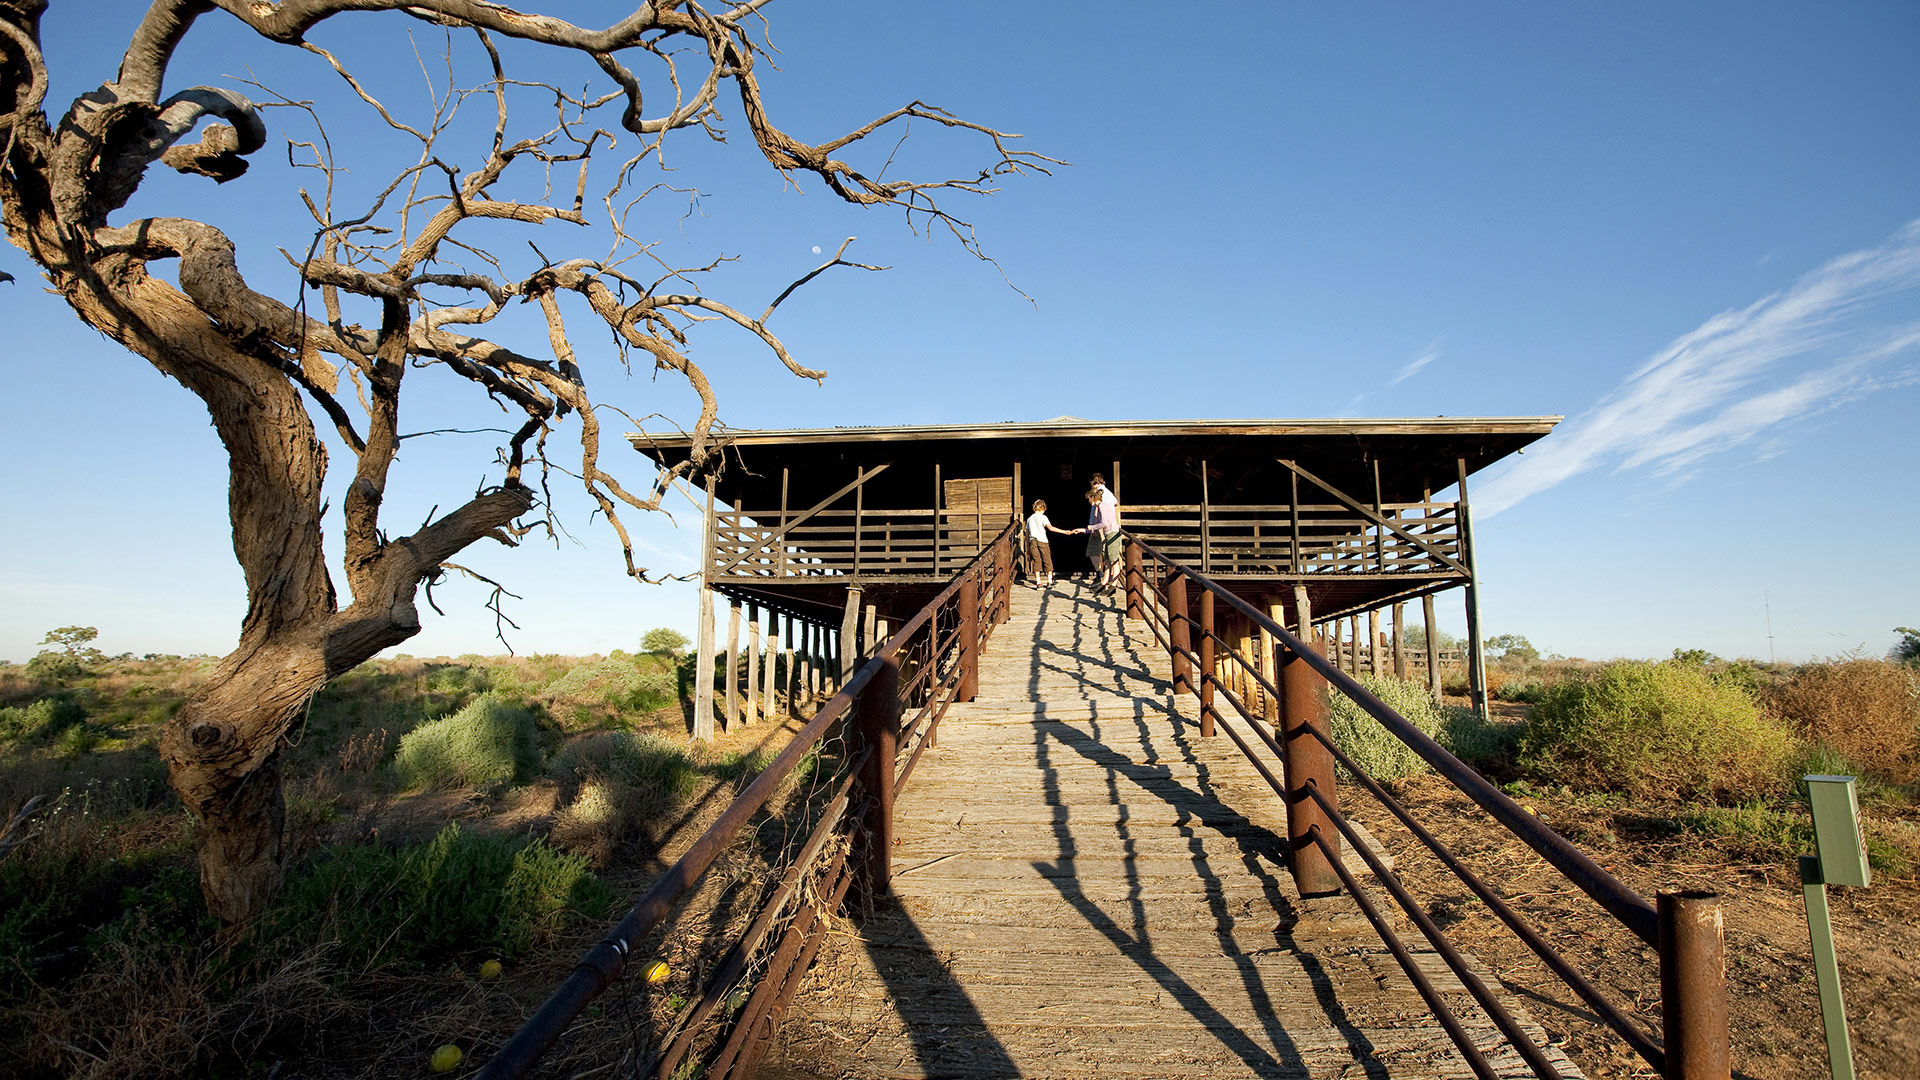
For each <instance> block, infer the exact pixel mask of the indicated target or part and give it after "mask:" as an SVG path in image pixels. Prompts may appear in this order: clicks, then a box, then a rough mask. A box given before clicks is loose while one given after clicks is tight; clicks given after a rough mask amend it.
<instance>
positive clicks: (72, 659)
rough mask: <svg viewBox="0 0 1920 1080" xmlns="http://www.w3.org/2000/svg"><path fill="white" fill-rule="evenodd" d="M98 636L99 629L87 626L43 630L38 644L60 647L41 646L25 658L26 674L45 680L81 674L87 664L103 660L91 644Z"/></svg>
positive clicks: (85, 669)
mask: <svg viewBox="0 0 1920 1080" xmlns="http://www.w3.org/2000/svg"><path fill="white" fill-rule="evenodd" d="M99 636H100V631H98V630H96V629H94V628H93V627H91V626H62V627H57V628H55V629H53V630H49V631H47V636H46V637H43V638H41V639H40V644H42V645H58V646H59V647H60V650H59V651H58V652H55V651H54V650H52V649H42V650H41V651H40V652H38V653H36V654H35V655H34V657H33V659H31V660H29V661H27V674H28V675H30V676H32V677H33V678H36V679H46V680H49V681H56V680H61V679H73V678H78V677H79V676H81V675H85V674H86V673H87V667H88V666H89V665H91V664H98V663H101V662H102V661H104V660H106V657H104V656H102V655H100V650H99V649H96V648H94V647H93V646H92V644H91V642H92V641H93V640H94V639H95V638H97V637H99Z"/></svg>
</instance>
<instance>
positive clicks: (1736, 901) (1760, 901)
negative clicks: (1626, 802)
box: [1350, 776, 1920, 1080]
mask: <svg viewBox="0 0 1920 1080" xmlns="http://www.w3.org/2000/svg"><path fill="white" fill-rule="evenodd" d="M1401 789H1402V795H1403V796H1404V800H1403V801H1405V802H1406V803H1407V805H1408V807H1409V808H1410V809H1411V810H1412V811H1413V813H1414V814H1415V816H1416V818H1417V819H1418V820H1420V821H1421V822H1422V823H1423V824H1426V825H1428V827H1429V828H1433V829H1434V830H1435V831H1436V832H1438V833H1440V834H1441V835H1442V836H1443V837H1444V839H1445V840H1446V841H1447V843H1448V844H1449V845H1450V846H1451V847H1452V849H1453V851H1454V852H1455V853H1456V854H1458V855H1460V856H1461V857H1462V859H1463V861H1465V862H1466V863H1467V864H1468V865H1469V866H1471V867H1472V868H1473V869H1474V870H1475V872H1476V873H1479V874H1481V875H1482V877H1483V878H1484V879H1485V880H1488V881H1490V882H1492V883H1494V884H1495V887H1496V888H1497V889H1498V890H1499V891H1500V893H1501V894H1502V895H1503V896H1505V897H1506V899H1507V900H1508V901H1509V902H1510V903H1511V904H1512V905H1513V906H1514V907H1515V908H1516V909H1517V910H1519V911H1520V912H1521V913H1522V914H1523V915H1525V916H1526V917H1527V919H1528V920H1529V921H1531V922H1532V923H1533V925H1534V926H1535V927H1536V928H1537V929H1538V930H1539V931H1540V932H1541V934H1542V936H1544V937H1545V938H1546V939H1547V940H1548V941H1549V942H1550V943H1552V944H1553V946H1554V947H1555V948H1556V949H1558V950H1559V951H1561V952H1562V953H1563V954H1564V955H1566V956H1569V957H1572V958H1576V960H1577V963H1578V967H1579V969H1580V970H1581V971H1582V972H1583V973H1584V974H1586V975H1587V977H1588V978H1590V979H1591V980H1592V981H1593V982H1594V983H1595V985H1597V986H1599V987H1600V988H1601V989H1602V990H1603V991H1605V992H1607V993H1608V994H1609V995H1610V996H1611V998H1612V999H1613V1000H1614V1001H1615V1002H1616V1003H1617V1004H1619V1005H1621V1006H1623V1007H1626V1008H1628V1009H1630V1010H1631V1012H1632V1013H1634V1014H1638V1015H1640V1016H1642V1017H1644V1018H1646V1020H1647V1022H1648V1023H1647V1028H1648V1030H1650V1031H1652V1032H1654V1033H1655V1034H1656V1035H1657V1034H1658V1030H1659V1028H1658V1017H1659V1012H1658V1009H1659V968H1658V961H1657V959H1656V957H1655V955H1654V952H1653V950H1652V949H1650V948H1648V947H1647V946H1645V945H1643V944H1641V942H1640V941H1639V940H1638V939H1637V938H1634V937H1633V936H1632V935H1630V934H1628V933H1627V932H1626V931H1625V930H1624V929H1621V928H1620V927H1619V926H1618V924H1616V923H1614V922H1613V921H1612V920H1611V919H1610V918H1608V917H1607V916H1606V915H1605V914H1604V913H1602V912H1601V911H1600V909H1599V907H1598V906H1597V905H1595V904H1594V903H1593V902H1592V901H1591V900H1589V899H1588V898H1587V897H1586V896H1585V895H1584V894H1582V893H1580V892H1579V891H1578V890H1576V889H1574V887H1573V886H1572V885H1570V884H1568V883H1567V882H1566V880H1565V879H1564V878H1561V877H1560V876H1559V875H1558V874H1557V873H1556V872H1554V871H1553V870H1552V869H1551V868H1549V867H1548V866H1547V865H1546V864H1545V863H1544V862H1542V861H1541V860H1540V859H1539V858H1538V857H1537V856H1535V855H1534V854H1533V853H1532V852H1531V851H1528V850H1527V849H1526V848H1525V847H1523V846H1522V845H1521V844H1520V843H1519V841H1517V840H1515V839H1514V838H1513V837H1512V836H1511V835H1509V834H1508V833H1506V832H1505V831H1504V830H1502V829H1500V828H1499V827H1498V826H1496V825H1495V824H1494V823H1493V822H1492V820H1491V819H1490V818H1488V817H1487V816H1486V815H1485V814H1484V813H1482V812H1481V811H1480V810H1479V808H1477V807H1475V806H1474V805H1473V804H1472V803H1471V802H1470V801H1469V800H1468V799H1467V798H1466V797H1465V796H1463V795H1461V794H1459V793H1458V792H1457V791H1455V790H1454V789H1453V788H1452V787H1451V786H1450V785H1448V784H1447V783H1446V782H1445V781H1443V780H1441V779H1439V778H1438V777H1433V776H1424V777H1417V778H1414V779H1411V780H1408V781H1405V782H1403V784H1402V785H1401ZM1523 803H1524V804H1526V805H1530V806H1532V807H1533V808H1534V809H1535V810H1536V811H1537V812H1538V813H1539V814H1540V816H1541V818H1542V819H1544V820H1545V821H1546V822H1547V823H1548V824H1549V825H1551V826H1552V827H1553V828H1554V829H1556V830H1557V831H1559V832H1560V833H1561V834H1562V835H1564V836H1566V837H1568V838H1569V839H1571V840H1573V841H1574V842H1575V843H1576V844H1577V845H1579V846H1580V847H1581V848H1582V849H1583V850H1584V851H1586V852H1587V853H1588V854H1589V855H1590V856H1592V857H1593V858H1594V859H1595V861H1597V862H1599V863H1600V864H1601V865H1602V866H1603V867H1605V868H1606V869H1607V870H1609V871H1610V872H1612V873H1613V874H1614V875H1615V876H1617V877H1619V878H1620V879H1621V880H1622V881H1623V882H1625V883H1626V884H1627V885H1628V886H1629V887H1631V888H1633V889H1634V890H1635V891H1637V892H1639V893H1640V894H1641V895H1642V896H1646V897H1648V898H1649V899H1651V898H1653V897H1654V896H1655V895H1656V894H1657V893H1658V892H1660V891H1662V890H1665V889H1677V888H1679V889H1706V890H1712V891H1715V892H1718V893H1719V894H1720V895H1721V897H1722V898H1723V904H1724V912H1725V916H1726V927H1727V996H1728V1001H1729V1008H1730V1010H1731V1028H1732V1033H1733V1070H1734V1076H1735V1077H1737V1078H1740V1077H1744V1078H1750V1080H1813V1078H1815V1077H1825V1076H1826V1075H1827V1054H1826V1043H1825V1041H1824V1037H1823V1034H1822V1028H1821V1022H1820V1003H1819V996H1818V993H1817V991H1816V989H1815V985H1814V977H1813V967H1812V964H1813V961H1812V956H1811V952H1810V947H1809V944H1808V937H1807V923H1806V911H1805V907H1804V901H1803V898H1802V895H1801V887H1800V878H1799V874H1798V872H1797V871H1796V869H1795V868H1794V866H1793V865H1792V863H1791V862H1790V861H1783V862H1769V863H1757V862H1746V861H1741V859H1740V858H1739V853H1738V852H1737V851H1733V852H1731V853H1730V852H1728V851H1725V850H1722V849H1720V848H1719V847H1717V846H1716V844H1715V842H1714V841H1711V840H1707V839H1703V838H1701V837H1697V836H1691V835H1686V834H1679V835H1676V834H1673V833H1671V832H1670V831H1668V830H1665V829H1661V828H1658V827H1657V823H1659V822H1661V821H1662V820H1664V819H1665V818H1666V816H1667V812H1669V811H1673V810H1677V808H1672V807H1662V806H1646V805H1637V806H1632V807H1622V806H1619V805H1614V806H1594V805H1590V804H1583V803H1581V802H1580V801H1579V800H1577V799H1574V798H1571V797H1568V798H1564V799H1555V798H1553V797H1551V796H1547V797H1529V798H1527V799H1525V800H1523ZM1350 809H1351V812H1352V814H1353V816H1354V817H1355V818H1357V819H1359V820H1361V821H1363V822H1364V823H1365V824H1366V826H1367V827H1368V828H1369V829H1371V830H1372V831H1373V832H1374V834H1375V835H1376V836H1378V837H1379V838H1380V839H1381V840H1382V841H1383V843H1384V844H1385V845H1386V846H1387V847H1388V848H1389V849H1391V850H1392V851H1393V852H1394V854H1395V856H1396V857H1397V859H1398V862H1399V866H1398V870H1399V873H1400V875H1401V877H1402V878H1403V879H1404V880H1405V881H1406V882H1407V884H1408V886H1409V887H1410V888H1411V889H1412V890H1413V891H1414V893H1415V894H1416V895H1418V896H1421V897H1423V898H1425V899H1427V900H1428V902H1429V904H1428V910H1429V914H1431V915H1433V916H1434V917H1435V921H1437V922H1440V923H1441V924H1442V925H1443V926H1447V927H1448V930H1449V932H1450V933H1451V934H1452V935H1454V938H1455V940H1456V941H1457V942H1459V943H1460V944H1461V945H1463V946H1465V947H1466V948H1468V949H1469V950H1471V951H1472V952H1473V953H1475V954H1476V955H1478V956H1479V957H1480V958H1481V959H1482V960H1484V961H1486V963H1487V964H1488V966H1489V967H1490V968H1492V969H1493V970H1494V971H1495V972H1497V973H1498V975H1499V977H1500V979H1501V981H1502V982H1503V983H1505V984H1506V985H1507V987H1508V988H1509V989H1510V990H1511V991H1512V992H1514V993H1516V994H1519V995H1520V996H1522V997H1523V998H1525V999H1526V1000H1527V1002H1528V1008H1529V1010H1530V1011H1531V1012H1532V1013H1533V1015H1534V1017H1535V1019H1537V1020H1539V1021H1540V1023H1541V1024H1542V1025H1543V1026H1545V1027H1546V1028H1547V1029H1548V1030H1549V1031H1550V1032H1552V1033H1553V1035H1554V1037H1555V1038H1556V1039H1564V1040H1565V1042H1566V1048H1567V1053H1568V1055H1569V1056H1570V1057H1571V1058H1572V1059H1573V1060H1574V1061H1575V1062H1577V1063H1578V1064H1579V1065H1580V1067H1581V1068H1582V1069H1583V1070H1585V1071H1586V1073H1587V1074H1588V1075H1589V1076H1593V1077H1639V1076H1651V1075H1653V1073H1652V1071H1651V1070H1650V1069H1647V1068H1646V1067H1645V1066H1644V1064H1642V1063H1641V1062H1640V1060H1639V1058H1638V1057H1637V1056H1636V1055H1634V1054H1633V1052H1632V1051H1631V1050H1629V1049H1627V1047H1626V1045H1625V1044H1624V1043H1623V1042H1622V1041H1621V1040H1620V1039H1619V1038H1618V1037H1617V1036H1616V1035H1614V1034H1613V1033H1612V1032H1611V1031H1609V1030H1607V1029H1606V1028H1604V1027H1603V1026H1602V1025H1601V1024H1600V1023H1599V1021H1598V1019H1597V1018H1596V1017H1595V1016H1594V1015H1593V1014H1592V1013H1591V1012H1590V1011H1589V1010H1588V1009H1587V1008H1586V1006H1585V1005H1584V1004H1583V1003H1582V1002H1581V1001H1580V1000H1579V999H1578V998H1577V997H1575V996H1574V995H1573V992H1572V991H1570V990H1568V989H1567V988H1566V987H1565V986H1564V985H1563V984H1562V983H1560V981H1559V980H1558V979H1557V978H1556V977H1555V976H1554V975H1553V974H1552V972H1550V971H1548V970H1547V969H1546V967H1545V965H1544V964H1542V963H1541V962H1540V961H1539V960H1538V959H1537V958H1536V957H1535V956H1534V955H1533V954H1532V952H1531V951H1529V950H1528V949H1527V948H1526V947H1525V946H1524V945H1523V944H1521V943H1520V941H1519V939H1517V938H1515V937H1514V936H1513V935H1512V934H1511V933H1510V932H1508V931H1507V929H1506V928H1505V926H1504V925H1502V924H1501V923H1500V922H1499V920H1497V919H1496V918H1495V917H1494V916H1493V914H1492V913H1491V912H1490V911H1488V910H1486V908H1485V907H1484V905H1482V904H1480V903H1479V901H1478V900H1476V899H1475V898H1474V897H1473V896H1472V895H1471V894H1470V893H1469V892H1468V891H1467V890H1466V888H1465V887H1464V886H1462V885H1461V884H1460V883H1459V881H1458V879H1457V878H1454V877H1453V876H1452V875H1451V874H1450V873H1449V872H1448V871H1447V870H1446V869H1445V868H1444V867H1442V866H1441V865H1440V863H1439V861H1438V860H1437V859H1435V858H1433V857H1432V856H1431V854H1429V853H1428V852H1426V850H1425V849H1424V848H1423V847H1421V846H1420V845H1419V842H1418V841H1417V840H1415V839H1414V838H1413V836H1412V835H1411V834H1410V833H1408V832H1407V831H1406V830H1405V829H1403V828H1401V827H1400V825H1399V823H1398V822H1397V821H1395V820H1394V819H1392V818H1391V817H1390V816H1389V815H1388V814H1387V813H1386V811H1385V810H1383V809H1381V808H1380V807H1379V806H1378V804H1375V803H1372V802H1371V800H1369V799H1367V798H1366V797H1365V796H1364V795H1358V796H1357V797H1356V798H1355V799H1354V800H1353V802H1352V803H1351V805H1350ZM1441 823H1444V828H1436V826H1437V825H1439V824H1441ZM1730 856H1731V857H1730ZM1909 873H1911V872H1909ZM1829 895H1830V898H1831V899H1830V904H1831V908H1832V913H1833V924H1834V936H1835V939H1836V942H1837V949H1838V952H1839V957H1840V969H1841V981H1842V985H1843V987H1844V989H1845V994H1846V1001H1847V1009H1848V1019H1849V1020H1850V1021H1851V1024H1852V1028H1853V1046H1854V1063H1855V1068H1856V1070H1857V1072H1858V1075H1859V1076H1860V1077H1861V1078H1862V1080H1913V1078H1915V1077H1920V877H1915V876H1905V877H1892V876H1887V875H1880V874H1877V875H1876V876H1875V877H1874V880H1873V884H1872V886H1871V887H1870V888H1867V889H1850V888H1840V887H1834V888H1831V889H1830V890H1829ZM1449 924H1450V925H1449Z"/></svg>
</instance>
